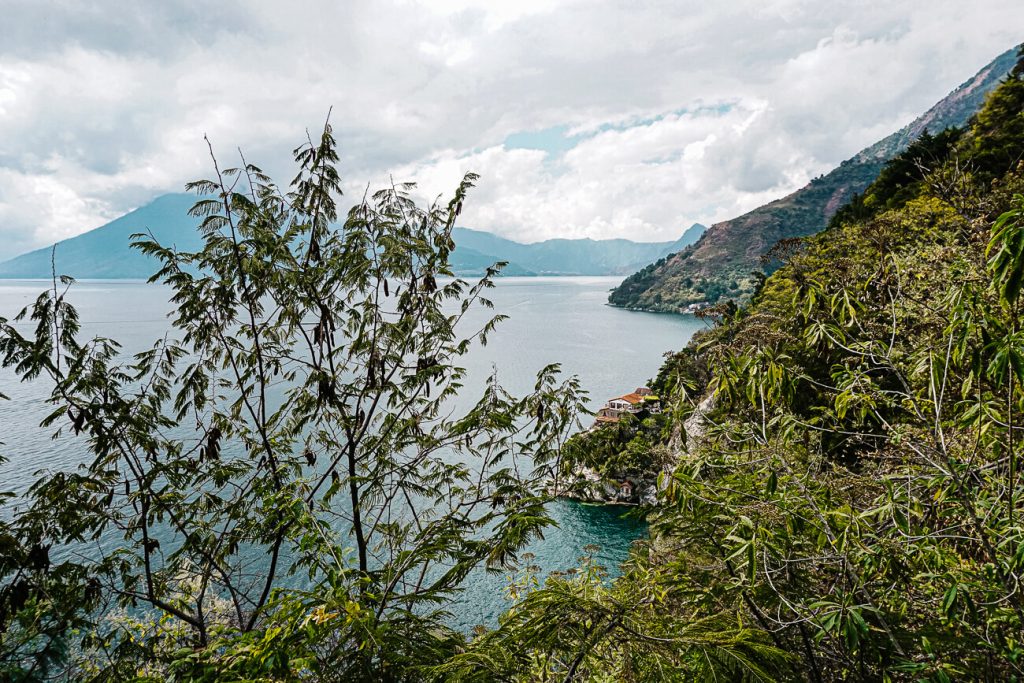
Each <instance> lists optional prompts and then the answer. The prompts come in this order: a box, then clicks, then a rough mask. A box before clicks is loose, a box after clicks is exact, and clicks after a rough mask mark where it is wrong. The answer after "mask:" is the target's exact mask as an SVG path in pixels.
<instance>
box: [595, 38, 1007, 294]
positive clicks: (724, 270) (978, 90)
mask: <svg viewBox="0 0 1024 683" xmlns="http://www.w3.org/2000/svg"><path fill="white" fill-rule="evenodd" d="M1015 63H1016V48H1012V49H1010V50H1008V51H1006V52H1004V53H1003V54H1001V55H999V56H998V57H996V58H995V59H994V60H992V61H991V62H990V63H989V64H987V65H986V66H985V67H983V68H982V69H981V70H980V71H978V72H977V73H976V74H975V75H974V76H973V77H972V78H970V79H968V80H967V81H965V82H964V83H962V84H961V85H960V86H958V87H957V88H955V89H954V90H953V91H951V92H950V93H949V94H948V95H946V97H944V98H943V99H941V100H939V102H937V103H936V104H934V105H933V106H932V107H930V108H929V109H928V110H927V111H926V112H925V113H924V114H922V115H921V116H919V117H918V118H916V119H915V120H914V121H912V122H911V123H909V124H907V125H906V126H904V127H903V128H901V129H900V130H898V131H896V132H894V133H892V134H890V135H888V136H886V137H885V138H882V139H881V140H879V141H878V142H876V143H874V144H872V145H869V146H868V147H866V148H864V149H863V150H861V151H860V152H858V153H857V154H855V155H854V156H852V157H851V158H849V159H847V160H846V161H843V162H842V163H841V164H840V165H839V166H837V167H836V168H835V169H833V170H832V171H830V172H829V173H827V174H825V175H823V176H819V177H818V178H815V179H814V180H812V181H811V182H810V183H808V184H807V185H806V186H804V187H802V188H800V189H799V190H797V191H795V192H793V193H791V194H789V195H786V196H785V197H781V198H779V199H776V200H774V201H772V202H769V203H768V204H765V205H763V206H760V207H758V208H756V209H754V210H753V211H749V212H747V213H745V214H743V215H741V216H739V217H737V218H733V219H731V220H728V221H722V222H720V223H716V224H714V225H712V226H711V227H710V228H708V229H707V231H705V232H704V234H703V235H702V236H701V238H700V239H699V240H698V241H697V242H696V243H695V244H694V245H692V246H690V247H687V248H686V249H683V250H682V251H680V252H679V253H678V254H676V255H675V256H674V257H672V258H669V259H665V260H664V261H663V262H657V263H652V264H650V265H648V266H645V267H644V268H642V269H640V270H639V271H637V272H636V273H634V274H633V275H631V276H629V277H628V278H626V279H625V280H624V281H623V282H622V284H620V285H619V286H618V287H617V288H616V289H615V290H614V291H613V292H612V293H611V294H610V295H609V299H608V300H609V303H611V304H612V305H614V306H620V307H623V308H631V309H638V310H648V311H657V312H670V313H679V312H686V311H688V310H693V309H694V308H696V307H699V306H702V305H706V304H710V303H715V302H716V301H718V300H720V299H739V300H743V299H745V298H747V297H749V296H750V295H751V294H752V293H753V291H754V289H755V287H756V282H757V278H756V277H754V275H753V274H752V271H759V270H761V269H762V268H763V267H764V266H763V264H762V263H761V259H762V257H763V256H764V255H765V254H767V253H768V251H769V250H770V249H771V248H772V247H773V246H775V245H776V244H778V243H779V242H780V241H781V240H785V239H790V238H795V237H805V236H807V235H811V234H814V233H817V232H820V231H821V230H824V229H825V227H826V226H827V224H828V221H829V219H830V218H831V216H832V215H833V214H835V212H836V211H837V210H838V209H839V208H840V207H841V206H842V205H844V204H846V203H847V202H848V201H850V199H852V197H853V196H854V195H855V194H858V193H861V192H863V191H864V190H865V189H866V188H867V187H868V185H869V184H870V183H871V182H872V181H873V180H874V179H875V178H877V177H878V174H879V173H880V172H881V170H882V168H883V167H884V165H885V163H886V162H887V161H888V160H890V159H892V158H893V157H895V156H896V155H897V154H899V153H900V152H901V151H903V150H905V149H906V148H907V147H908V146H909V145H910V143H911V142H913V140H915V139H917V138H918V137H919V136H920V135H921V134H922V133H923V132H924V131H925V130H929V131H931V132H933V133H938V132H941V130H942V129H945V128H948V127H950V126H963V125H964V124H966V123H967V122H968V120H969V119H970V117H971V116H973V115H974V113H975V112H977V110H978V109H979V108H980V107H981V105H982V103H983V101H984V99H985V96H986V95H988V93H989V92H991V91H992V90H993V89H994V88H995V87H996V86H997V85H998V84H999V82H1000V80H1001V79H1002V78H1003V77H1004V76H1005V75H1006V74H1008V73H1009V71H1010V70H1011V69H1012V68H1013V66H1014V64H1015ZM776 265H777V264H776ZM772 269H773V267H772V265H771V264H769V266H768V268H767V270H768V271H769V272H770V271H771V270H772Z"/></svg>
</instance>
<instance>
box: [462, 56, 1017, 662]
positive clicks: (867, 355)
mask: <svg viewBox="0 0 1024 683" xmlns="http://www.w3.org/2000/svg"><path fill="white" fill-rule="evenodd" d="M929 145H930V148H931V149H932V150H934V151H936V153H937V154H938V153H939V150H942V152H941V158H937V159H936V161H937V163H936V164H934V165H933V166H931V167H929V168H916V172H915V173H909V174H908V173H906V172H905V171H906V170H907V169H906V166H905V165H904V164H903V162H902V161H901V160H896V161H895V162H893V163H892V164H890V165H889V166H887V167H886V170H885V171H884V172H883V173H882V174H881V176H880V177H879V179H878V180H877V181H876V182H875V183H874V184H872V186H871V187H870V188H868V191H867V192H866V193H865V198H864V200H863V201H861V202H858V203H857V204H855V205H853V206H851V207H847V208H846V209H844V210H843V211H841V212H840V213H839V214H838V217H837V220H836V221H835V222H834V223H833V225H832V226H831V227H830V228H829V229H828V230H826V231H824V232H822V233H820V234H818V235H816V236H813V237H810V238H808V239H806V240H805V241H804V242H803V243H802V244H800V245H794V246H793V248H792V249H791V250H790V254H789V256H788V259H787V262H786V263H785V265H783V266H782V267H781V268H780V269H779V270H778V271H777V272H775V273H774V274H773V275H772V276H770V277H769V278H767V280H766V281H765V282H764V284H763V287H761V288H759V289H758V291H757V292H756V293H755V294H754V296H753V299H752V302H751V303H750V305H749V306H747V307H745V308H742V309H736V308H735V307H724V306H723V307H721V308H719V309H718V310H717V311H715V312H714V313H712V314H710V315H713V316H714V317H715V318H716V319H717V324H716V325H715V327H714V328H713V329H710V330H709V331H707V332H706V333H703V334H701V335H698V336H697V337H695V338H694V340H693V341H692V342H691V344H690V345H689V346H688V347H687V348H685V349H683V350H681V351H680V352H679V353H677V354H675V355H674V356H672V357H671V358H669V359H668V360H667V361H666V363H665V365H664V367H663V368H662V371H661V373H660V375H659V377H658V378H657V382H656V387H655V388H656V390H657V391H658V392H659V393H660V395H661V396H662V397H663V399H664V398H667V397H673V400H674V408H673V415H674V422H673V424H672V425H671V427H670V428H668V429H666V430H665V432H664V433H663V434H662V437H661V446H664V445H668V446H670V447H671V448H672V450H673V451H674V452H675V454H676V457H677V464H676V465H675V466H674V467H672V468H670V469H669V470H668V471H666V472H665V474H663V475H662V477H663V486H664V491H663V499H662V501H661V503H660V504H659V505H658V506H657V508H656V509H655V510H654V511H653V513H652V515H651V518H652V525H653V531H652V534H653V538H652V540H651V542H650V543H649V544H648V545H646V546H645V547H643V548H641V549H639V550H637V551H636V552H635V553H634V560H633V562H632V565H631V567H630V569H629V571H628V573H627V575H626V577H625V578H623V579H621V580H619V581H618V582H616V584H615V585H614V587H612V588H610V589H607V588H603V587H601V586H599V585H596V584H595V582H594V581H593V580H588V579H587V578H579V577H572V578H565V579H563V580H559V581H556V582H554V583H553V584H551V583H549V585H548V587H547V588H546V589H545V590H541V591H535V592H533V593H532V594H531V595H530V596H529V597H528V598H527V599H526V600H525V601H524V602H523V603H522V604H521V605H520V606H519V607H518V608H517V610H516V611H515V612H513V613H512V614H511V615H510V616H509V617H507V618H506V620H505V621H504V623H503V626H502V628H501V629H499V630H498V631H496V632H494V633H491V634H487V635H486V636H484V637H483V639H481V641H480V644H479V645H478V646H479V647H483V646H488V647H490V648H493V649H492V650H488V652H493V651H494V649H498V648H500V647H510V648H519V649H522V650H525V651H527V652H532V653H533V654H534V656H535V659H534V660H533V661H534V664H533V667H534V668H533V670H534V671H535V672H537V671H545V672H546V675H547V678H546V679H545V680H553V679H554V678H555V676H554V675H553V674H554V672H555V671H564V669H560V668H559V666H560V665H558V664H554V663H553V662H555V661H558V662H563V663H564V662H573V663H575V664H576V668H575V671H585V672H586V675H585V676H584V678H587V677H589V678H590V679H593V680H606V679H607V680H614V679H618V680H636V681H642V680H680V681H683V680H694V679H696V678H699V677H700V676H706V675H709V674H708V671H709V669H715V668H716V666H721V667H723V668H728V667H729V666H732V667H733V670H732V671H733V673H732V674H731V676H732V678H726V679H727V680H740V679H747V680H805V681H814V682H818V681H885V680H894V681H895V680H901V681H904V680H905V681H962V680H984V681H1011V680H1020V679H1021V677H1022V676H1024V659H1022V657H1021V655H1022V654H1024V652H1022V647H1024V646H1022V634H1024V595H1022V593H1021V590H1020V586H1021V581H1022V580H1024V495H1022V494H1024V485H1022V481H1021V462H1020V460H1021V455H1022V454H1024V443H1022V442H1024V428H1022V425H1024V333H1022V332H1021V325H1022V323H1024V320H1022V317H1021V316H1022V312H1024V308H1022V306H1024V300H1022V297H1021V292H1022V289H1024V163H1022V160H1024V51H1022V52H1021V61H1020V62H1019V63H1018V64H1017V66H1016V68H1015V70H1014V72H1013V74H1012V76H1011V77H1010V78H1009V80H1007V81H1006V82H1005V83H1003V84H1002V85H1001V86H1000V87H999V88H998V89H997V90H995V91H994V92H993V93H992V95H991V96H990V97H989V98H988V100H987V101H986V103H985V105H984V107H983V108H982V110H981V111H980V112H979V114H978V116H977V118H976V120H975V121H974V123H973V125H972V126H971V127H970V129H968V130H966V131H964V132H961V133H952V134H950V135H949V136H947V137H946V138H945V139H944V140H942V141H941V144H940V143H937V142H936V141H935V140H932V141H930V142H929ZM698 405H703V409H701V408H698ZM649 439H650V434H649V433H640V432H638V435H637V440H635V441H634V442H629V445H627V446H626V447H625V449H624V450H626V451H627V452H629V453H633V452H634V451H633V450H632V449H630V448H629V446H630V445H632V446H635V444H636V443H637V441H639V440H649ZM651 452H652V453H653V454H657V453H658V451H657V450H656V449H654V450H652V451H651ZM569 465H570V469H571V467H572V466H574V463H570V464H569ZM542 624H543V625H544V626H545V627H546V629H545V628H544V627H542V626H541V625H542ZM524 634H526V635H524ZM695 639H696V640H699V641H700V642H702V643H703V644H704V645H705V646H707V645H708V644H709V643H713V644H714V646H715V647H717V648H720V649H717V650H716V649H714V648H712V649H713V654H711V655H710V656H708V652H707V650H703V651H701V652H700V654H699V655H696V654H694V649H693V640H695ZM538 643H541V644H538ZM553 653H557V655H556V654H553ZM575 654H578V656H579V661H578V662H577V661H576V660H574V659H573V657H574V655H575ZM701 656H708V659H707V660H702V659H701ZM503 664H504V665H505V666H511V665H510V664H509V663H508V661H503ZM497 670H498V671H501V670H502V669H501V668H500V667H499V668H497ZM538 677H539V678H543V676H538Z"/></svg>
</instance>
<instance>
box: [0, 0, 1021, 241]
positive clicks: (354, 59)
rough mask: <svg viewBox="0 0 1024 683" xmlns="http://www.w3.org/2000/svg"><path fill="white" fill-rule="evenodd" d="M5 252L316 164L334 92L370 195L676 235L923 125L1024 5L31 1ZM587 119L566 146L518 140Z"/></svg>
mask: <svg viewBox="0 0 1024 683" xmlns="http://www.w3.org/2000/svg"><path fill="white" fill-rule="evenodd" d="M8 3H9V4H10V7H9V8H6V9H5V21H4V25H3V26H2V27H0V44H3V45H4V46H5V49H4V52H3V53H2V54H0V238H2V239H0V258H5V257H9V256H13V255H14V254H15V253H17V252H19V251H23V250H26V249H29V248H33V247H38V246H43V245H45V244H47V243H49V242H52V241H54V240H57V239H61V238H63V237H67V236H69V235H72V234H75V233H77V232H81V231H84V230H86V229H89V228H91V227H95V226H96V225H99V224H102V223H103V222H105V221H107V220H109V219H111V218H113V217H115V216H117V215H120V214H121V213H124V212H125V211H128V210H130V209H131V208H133V207H134V206H137V205H138V204H140V203H143V202H144V201H146V200H148V199H150V198H152V197H153V196H155V195H157V194H161V193H163V192H167V191H174V190H178V189H180V188H181V186H182V184H183V183H184V182H185V181H187V180H190V179H192V178H194V177H196V176H199V175H203V174H205V173H206V171H207V169H208V158H207V154H206V148H205V143H204V142H203V139H202V137H203V134H204V133H205V134H208V135H209V136H210V138H211V140H212V141H213V143H214V145H215V147H216V149H217V152H218V154H219V155H221V156H233V155H234V154H235V152H234V150H235V149H236V147H242V148H243V149H244V150H245V153H246V156H247V158H248V159H249V160H250V161H253V162H255V163H257V164H260V165H262V166H264V167H265V168H266V169H267V170H269V171H271V172H272V173H274V174H276V175H278V176H279V177H281V178H286V177H290V173H289V168H288V161H289V151H290V150H291V149H292V148H293V147H295V146H296V145H297V144H298V143H299V142H300V141H301V140H302V139H303V137H304V135H305V129H306V128H307V127H309V128H317V127H319V126H320V125H322V122H323V119H324V116H325V115H326V112H327V110H328V108H329V107H333V113H332V122H333V124H334V126H335V130H336V132H337V134H338V137H339V139H340V142H341V153H342V157H343V161H344V168H343V172H344V173H345V176H346V178H347V179H348V181H349V184H350V185H351V187H353V188H359V191H361V189H362V187H363V186H364V185H365V183H366V182H367V181H368V180H383V179H385V178H387V176H388V173H389V172H390V173H393V175H394V176H395V177H396V179H406V178H414V179H417V180H420V181H421V182H422V183H423V186H424V193H425V194H428V195H430V194H433V193H435V192H442V191H445V192H447V191H450V189H451V188H452V187H454V184H455V182H456V181H457V178H458V177H459V176H461V174H462V173H464V172H465V171H469V170H473V171H476V172H478V173H480V174H481V175H482V176H483V177H482V179H481V181H480V184H479V187H478V188H477V190H476V191H475V192H474V193H473V195H472V197H471V201H470V203H469V204H468V205H467V210H466V213H465V214H464V218H465V224H466V225H467V226H472V227H476V228H480V229H486V230H493V231H495V232H499V233H501V234H505V235H508V236H511V237H515V238H518V239H529V240H535V239H543V238H547V237H552V236H589V237H594V238H600V237H614V236H622V237H629V238H632V239H640V240H654V239H672V238H675V237H676V236H678V235H679V234H680V233H681V231H682V230H683V229H685V228H686V227H687V226H688V225H689V224H690V223H691V222H693V221H701V222H705V223H709V222H713V221H716V220H722V219H726V218H730V217H732V216H734V215H737V214H738V213H740V212H742V211H745V210H748V209H751V208H753V207H755V206H757V205H759V204H761V203H763V202H765V201H767V200H770V199H773V198H775V197H777V196H779V195H781V194H784V193H786V192H789V191H791V190H793V189H795V188H796V187H798V186H800V185H801V184H803V183H804V182H806V180H807V179H809V178H810V177H813V176H815V175H817V174H819V173H821V172H824V171H826V170H828V169H829V168H831V167H832V166H834V165H835V164H837V163H838V162H839V161H841V160H842V159H844V158H846V157H849V156H851V155H852V154H854V153H855V152H857V151H858V150H859V149H860V148H862V147H864V146H866V145H868V144H870V143H872V142H874V141H875V140H877V139H878V138H880V137H882V136H884V135H886V134H888V133H889V132H891V131H892V130H895V129H896V128H899V127H900V126H901V125H903V124H905V123H906V122H908V121H909V120H910V119H912V118H913V117H914V116H916V115H917V114H919V113H920V112H922V111H923V110H924V109H926V108H927V107H928V106H930V105H931V104H932V103H933V102H935V101H936V100H938V99H939V98H940V97H942V96H943V95H944V94H945V93H946V92H948V91H949V90H950V89H952V88H953V87H954V86H956V85H958V84H959V83H960V82H962V81H963V80H965V79H966V78H968V77H969V76H971V75H973V73H974V72H975V71H977V70H978V69H979V68H980V67H981V66H983V65H984V64H985V63H986V62H987V61H988V60H990V59H992V58H993V57H994V56H995V55H996V54H997V53H999V52H1000V51H1002V50H1004V49H1007V48H1008V47H1010V45H1011V44H1012V43H1014V42H1015V41H1019V40H1020V39H1021V36H1019V35H1016V34H1017V30H1018V27H1019V26H1021V25H1024V5H1022V4H1021V3H1016V2H1010V1H1009V0H979V1H978V2H975V3H974V4H973V5H972V8H971V11H970V13H969V19H968V20H965V19H964V11H963V6H962V3H961V2H959V1H958V0H937V1H936V2H932V3H928V4H927V5H924V4H922V3H918V2H915V1H913V0H892V1H889V2H881V1H878V0H871V1H870V2H855V1H854V0H846V1H842V2H834V3H827V4H823V3H820V2H812V1H811V0H776V1H773V2H763V1H761V2H758V1H755V0H744V1H743V2H734V3H730V4H728V5H726V6H723V5H721V4H719V5H713V4H706V5H701V6H697V5H693V4H691V3H674V4H667V5H666V4H665V3H655V2H650V3H647V2H639V3H629V4H624V3H613V2H609V1H607V0H605V1H596V2H586V3H584V2H582V1H571V2H558V1H556V0H530V1H529V2H522V1H521V2H517V3H500V2H492V1H490V0H438V1H433V0H430V1H427V0H422V1H420V0H377V1H373V2H370V1H369V0H366V1H363V2H347V3H335V2H328V1H327V0H323V1H322V2H316V3H312V4H309V5H304V6H303V7H304V9H303V10H302V11H296V10H295V9H294V7H292V6H286V5H285V4H282V3H272V2H269V1H268V0H264V1H262V2H246V3H242V2H240V0H239V1H238V2H227V3H222V4H220V5H218V6H217V7H216V8H215V9H213V10H209V12H212V14H211V13H208V12H207V11H199V10H197V9H195V7H194V6H193V5H192V4H191V3H187V2H181V3H175V2H167V3H161V5H160V6H159V7H157V6H146V7H148V9H146V8H143V6H141V5H140V6H136V7H134V9H131V10H126V11H121V10H114V9H113V8H110V7H108V8H106V9H105V10H104V9H103V7H102V5H101V6H99V7H97V8H89V7H87V6H85V5H79V4H78V3H72V2H68V3H65V4H63V5H61V6H60V8H59V9H56V10H55V9H54V8H53V7H50V8H47V11H46V12H44V11H43V10H41V9H40V8H39V6H38V4H37V3H34V2H30V1H29V0H8ZM555 127H561V128H560V129H564V130H566V131H567V135H570V136H574V137H573V139H572V142H574V143H576V144H575V146H574V147H572V148H571V149H569V150H568V151H566V152H564V153H561V154H553V155H546V154H545V153H544V152H543V151H538V150H525V149H513V148H510V147H506V146H505V145H504V144H503V143H504V141H505V140H506V139H507V138H508V137H509V136H510V135H512V134H515V133H521V132H528V131H544V130H548V129H552V128H555Z"/></svg>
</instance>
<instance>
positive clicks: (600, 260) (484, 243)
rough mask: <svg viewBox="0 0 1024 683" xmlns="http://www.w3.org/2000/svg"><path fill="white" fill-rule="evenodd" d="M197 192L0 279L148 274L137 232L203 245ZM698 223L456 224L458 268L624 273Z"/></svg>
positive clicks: (18, 264)
mask: <svg viewBox="0 0 1024 683" xmlns="http://www.w3.org/2000/svg"><path fill="white" fill-rule="evenodd" d="M194 202H195V197H193V196H192V195H187V194H167V195H163V196H161V197H158V198H156V199H155V200H153V201H152V202H150V203H149V204H147V205H145V206H143V207H140V208H138V209H136V210H135V211H132V212H130V213H128V214H125V215H124V216H121V217H120V218H118V219H116V220H113V221H111V222H110V223H107V224H106V225H103V226H101V227H99V228H96V229H94V230H90V231H88V232H85V233H83V234H81V235H78V236H77V237H72V238H71V239H67V240H63V241H61V242H58V243H57V245H56V247H57V249H56V252H55V253H54V251H53V247H46V248H43V249H37V250H36V251H32V252H29V253H27V254H22V255H21V256H18V257H16V258H13V259H11V260H10V261H6V262H4V263H0V278H49V277H50V275H51V273H52V267H51V256H53V257H54V262H55V264H56V271H57V274H58V275H71V276H72V277H75V278H79V279H85V278H105V279H142V278H147V277H149V276H150V275H152V274H153V273H154V272H155V271H156V269H157V264H156V262H155V261H154V260H153V259H152V258H150V257H148V256H146V255H144V254H142V253H140V252H139V251H138V250H136V249H132V248H131V246H130V242H131V237H130V236H131V235H132V234H134V233H138V232H146V231H149V232H151V233H153V235H154V237H156V239H157V240H158V241H159V242H161V243H163V244H167V245H174V246H175V247H176V248H177V249H179V250H181V251H195V250H197V249H199V248H200V247H201V246H202V239H201V238H200V235H199V232H198V231H197V230H196V225H197V223H198V221H197V220H196V219H194V218H192V217H190V216H188V214H187V212H188V209H189V208H190V207H191V206H192V204H193V203H194ZM704 230H705V227H704V226H703V225H700V224H694V225H693V226H691V227H690V228H689V229H688V230H687V231H686V232H685V233H684V234H683V236H682V237H680V238H679V239H678V240H676V241H674V242H632V241H630V240H622V239H613V240H591V239H552V240H546V241H544V242H535V243H532V244H521V243H519V242H514V241H512V240H509V239H505V238H503V237H498V236H497V235H493V234H491V233H489V232H482V231H480V230H470V229H467V228H456V229H455V232H454V235H453V236H454V238H455V244H456V247H455V251H454V252H453V254H452V258H451V264H452V269H453V270H454V271H455V272H456V273H457V274H460V275H476V274H480V273H483V272H484V270H485V269H486V268H488V267H489V266H491V265H493V264H494V263H495V262H496V261H508V266H507V267H506V268H505V270H504V271H503V274H504V275H623V274H626V273H630V272H633V271H634V270H636V269H637V268H639V267H641V266H642V265H644V264H645V263H650V262H651V261H655V260H657V259H659V258H663V257H665V256H667V255H668V254H671V253H675V252H677V251H680V250H681V249H685V248H686V247H688V246H690V245H692V244H693V243H695V242H696V241H697V239H698V238H699V237H700V236H701V235H702V234H703V233H704Z"/></svg>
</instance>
